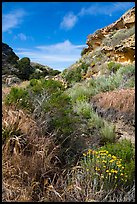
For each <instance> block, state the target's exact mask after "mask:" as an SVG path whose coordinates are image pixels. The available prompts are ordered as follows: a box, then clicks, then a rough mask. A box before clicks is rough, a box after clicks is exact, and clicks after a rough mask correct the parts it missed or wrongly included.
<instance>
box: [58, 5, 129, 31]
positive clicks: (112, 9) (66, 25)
mask: <svg viewBox="0 0 137 204" xmlns="http://www.w3.org/2000/svg"><path fill="white" fill-rule="evenodd" d="M104 3H105V2H104ZM132 6H133V2H110V4H104V5H103V3H102V2H101V3H100V2H97V3H95V2H93V3H91V6H90V7H82V8H81V10H80V11H79V12H78V13H77V14H74V13H72V12H69V13H68V14H66V15H65V16H64V17H63V19H62V21H61V23H60V28H62V29H64V30H66V31H67V30H70V29H72V28H73V27H74V26H75V25H76V23H77V22H78V20H79V18H80V17H84V16H86V15H93V16H97V15H108V16H112V15H113V14H114V13H116V12H120V11H126V10H127V9H129V8H130V7H132Z"/></svg>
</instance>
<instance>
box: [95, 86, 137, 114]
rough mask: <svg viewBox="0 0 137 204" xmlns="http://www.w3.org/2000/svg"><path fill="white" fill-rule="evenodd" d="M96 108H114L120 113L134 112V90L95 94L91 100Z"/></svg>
mask: <svg viewBox="0 0 137 204" xmlns="http://www.w3.org/2000/svg"><path fill="white" fill-rule="evenodd" d="M92 101H93V102H95V103H96V104H97V105H98V106H100V107H103V108H107V109H109V108H114V109H116V110H118V111H121V112H132V113H133V112H134V111H135V89H134V88H132V89H121V90H115V91H111V92H106V93H100V94H97V95H96V96H94V97H93V98H92Z"/></svg>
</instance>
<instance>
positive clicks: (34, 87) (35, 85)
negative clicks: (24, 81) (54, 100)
mask: <svg viewBox="0 0 137 204" xmlns="http://www.w3.org/2000/svg"><path fill="white" fill-rule="evenodd" d="M27 89H28V90H30V91H32V92H33V93H35V94H41V93H42V92H43V91H46V92H47V93H48V94H52V93H54V92H56V91H58V90H64V86H63V85H62V83H61V82H59V81H55V80H52V79H50V80H45V79H44V78H42V79H39V80H37V79H31V80H30V84H29V86H28V87H27Z"/></svg>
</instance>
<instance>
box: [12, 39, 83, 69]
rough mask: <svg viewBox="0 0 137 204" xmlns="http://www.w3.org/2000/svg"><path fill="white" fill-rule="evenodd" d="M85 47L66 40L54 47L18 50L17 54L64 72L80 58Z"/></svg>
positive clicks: (43, 46)
mask: <svg viewBox="0 0 137 204" xmlns="http://www.w3.org/2000/svg"><path fill="white" fill-rule="evenodd" d="M83 47H85V45H74V44H72V43H71V42H70V41H69V40H65V41H64V42H60V43H57V44H53V45H46V46H45V45H42V46H37V47H35V48H34V49H30V50H28V49H26V50H25V49H21V48H18V49H16V50H15V52H16V54H17V55H18V56H19V57H21V58H22V57H25V56H27V57H29V58H30V59H31V61H33V62H38V63H41V64H43V65H48V66H50V67H52V68H54V69H58V70H61V71H62V70H63V69H64V68H67V67H69V66H70V65H71V64H73V63H75V62H76V60H78V59H79V58H80V53H81V50H82V48H83Z"/></svg>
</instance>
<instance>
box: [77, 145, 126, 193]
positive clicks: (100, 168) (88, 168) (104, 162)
mask: <svg viewBox="0 0 137 204" xmlns="http://www.w3.org/2000/svg"><path fill="white" fill-rule="evenodd" d="M83 156H84V158H83V159H82V160H81V162H80V164H81V166H82V167H83V168H84V174H85V175H86V174H88V182H91V186H94V188H96V190H97V191H98V190H100V189H101V188H102V189H105V190H110V189H115V188H121V187H122V186H124V185H125V184H126V182H127V177H128V176H127V174H126V172H125V166H124V165H123V164H122V159H119V158H117V157H116V156H115V155H112V154H110V152H108V151H107V150H96V151H95V150H91V149H89V150H88V151H87V152H85V153H83ZM86 172H87V173H86ZM86 176H87V175H86Z"/></svg>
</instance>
